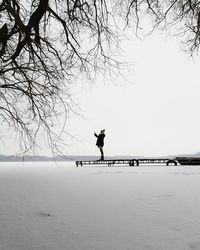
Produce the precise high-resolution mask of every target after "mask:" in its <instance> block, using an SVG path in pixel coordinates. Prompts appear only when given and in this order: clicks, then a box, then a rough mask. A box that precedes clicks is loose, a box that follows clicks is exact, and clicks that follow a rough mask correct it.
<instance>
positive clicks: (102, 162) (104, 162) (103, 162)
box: [76, 158, 178, 167]
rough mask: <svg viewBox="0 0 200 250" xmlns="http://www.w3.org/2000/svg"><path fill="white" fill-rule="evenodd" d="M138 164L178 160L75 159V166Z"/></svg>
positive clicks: (171, 163) (164, 162)
mask: <svg viewBox="0 0 200 250" xmlns="http://www.w3.org/2000/svg"><path fill="white" fill-rule="evenodd" d="M140 164H166V165H167V166H168V165H175V166H176V165H177V164H178V161H177V160H176V159H169V158H141V159H140V158H139V159H112V160H96V161H95V160H88V161H76V166H77V167H78V166H81V167H82V166H84V165H107V166H114V165H128V166H130V167H133V166H139V165H140Z"/></svg>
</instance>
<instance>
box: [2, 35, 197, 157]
mask: <svg viewBox="0 0 200 250" xmlns="http://www.w3.org/2000/svg"><path fill="white" fill-rule="evenodd" d="M123 48H124V58H123V60H124V61H127V62H129V63H132V65H133V66H132V70H131V71H130V72H129V73H127V72H126V73H125V74H126V78H127V79H128V80H129V81H125V80H123V79H122V78H120V77H119V79H118V80H115V81H113V82H112V81H111V80H107V79H106V80H104V81H99V80H98V79H97V81H96V82H95V84H91V83H87V82H85V84H82V83H81V84H80V85H79V86H76V87H75V88H74V89H73V92H74V93H76V94H75V101H76V102H78V104H79V106H80V108H81V110H80V113H81V114H82V115H83V116H84V119H83V118H81V117H79V116H75V115H71V116H70V120H69V124H68V129H69V131H70V133H72V134H73V135H74V136H76V137H77V138H78V139H79V140H73V141H70V146H68V147H66V151H65V153H68V154H80V155H95V154H97V155H99V151H98V149H97V148H96V146H95V143H96V139H95V137H94V135H93V133H94V131H96V133H99V131H100V130H101V129H105V130H106V138H105V147H104V151H105V156H106V155H143V156H162V155H169V154H181V153H196V152H200V80H199V69H200V59H199V58H198V57H197V58H193V59H192V58H190V57H189V55H187V54H185V53H184V52H183V51H182V50H181V46H180V43H179V41H177V40H176V38H174V37H173V38H172V37H171V38H170V37H169V38H166V37H164V36H161V35H158V34H157V35H156V34H154V35H153V36H150V37H148V38H146V39H145V40H144V41H140V40H139V39H136V38H135V39H133V40H129V41H126V42H123ZM4 141H5V136H4ZM8 145H9V146H8ZM16 146H17V145H16V141H15V138H14V137H12V138H10V140H9V141H6V147H5V146H2V145H1V152H2V153H6V154H9V153H14V152H15V151H16ZM41 152H43V151H41ZM44 153H45V151H44Z"/></svg>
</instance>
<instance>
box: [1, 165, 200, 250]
mask: <svg viewBox="0 0 200 250" xmlns="http://www.w3.org/2000/svg"><path fill="white" fill-rule="evenodd" d="M0 249H1V250H36V249H38V250H199V249H200V166H176V167H175V166H168V167H166V166H148V167H132V168H131V167H124V166H123V167H109V168H108V167H97V166H95V167H82V168H81V167H79V168H77V167H75V164H74V163H64V162H63V163H58V164H57V165H56V164H55V163H49V162H48V163H38V162H34V163H26V164H24V163H3V162H1V163H0Z"/></svg>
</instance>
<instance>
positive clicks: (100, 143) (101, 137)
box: [94, 129, 105, 161]
mask: <svg viewBox="0 0 200 250" xmlns="http://www.w3.org/2000/svg"><path fill="white" fill-rule="evenodd" d="M104 132H105V129H102V130H101V132H100V134H99V135H97V134H96V133H95V132H94V135H95V136H96V137H97V142H96V145H97V147H98V148H99V150H100V152H101V158H100V161H103V160H104V153H103V146H104V137H105V133H104Z"/></svg>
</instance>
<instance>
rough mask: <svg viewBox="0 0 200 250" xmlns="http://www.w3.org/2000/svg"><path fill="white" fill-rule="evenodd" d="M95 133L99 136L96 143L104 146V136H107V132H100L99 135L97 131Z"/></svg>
mask: <svg viewBox="0 0 200 250" xmlns="http://www.w3.org/2000/svg"><path fill="white" fill-rule="evenodd" d="M94 135H95V136H96V137H97V142H96V145H97V146H98V147H103V146H104V137H105V134H99V135H97V134H96V133H94Z"/></svg>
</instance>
